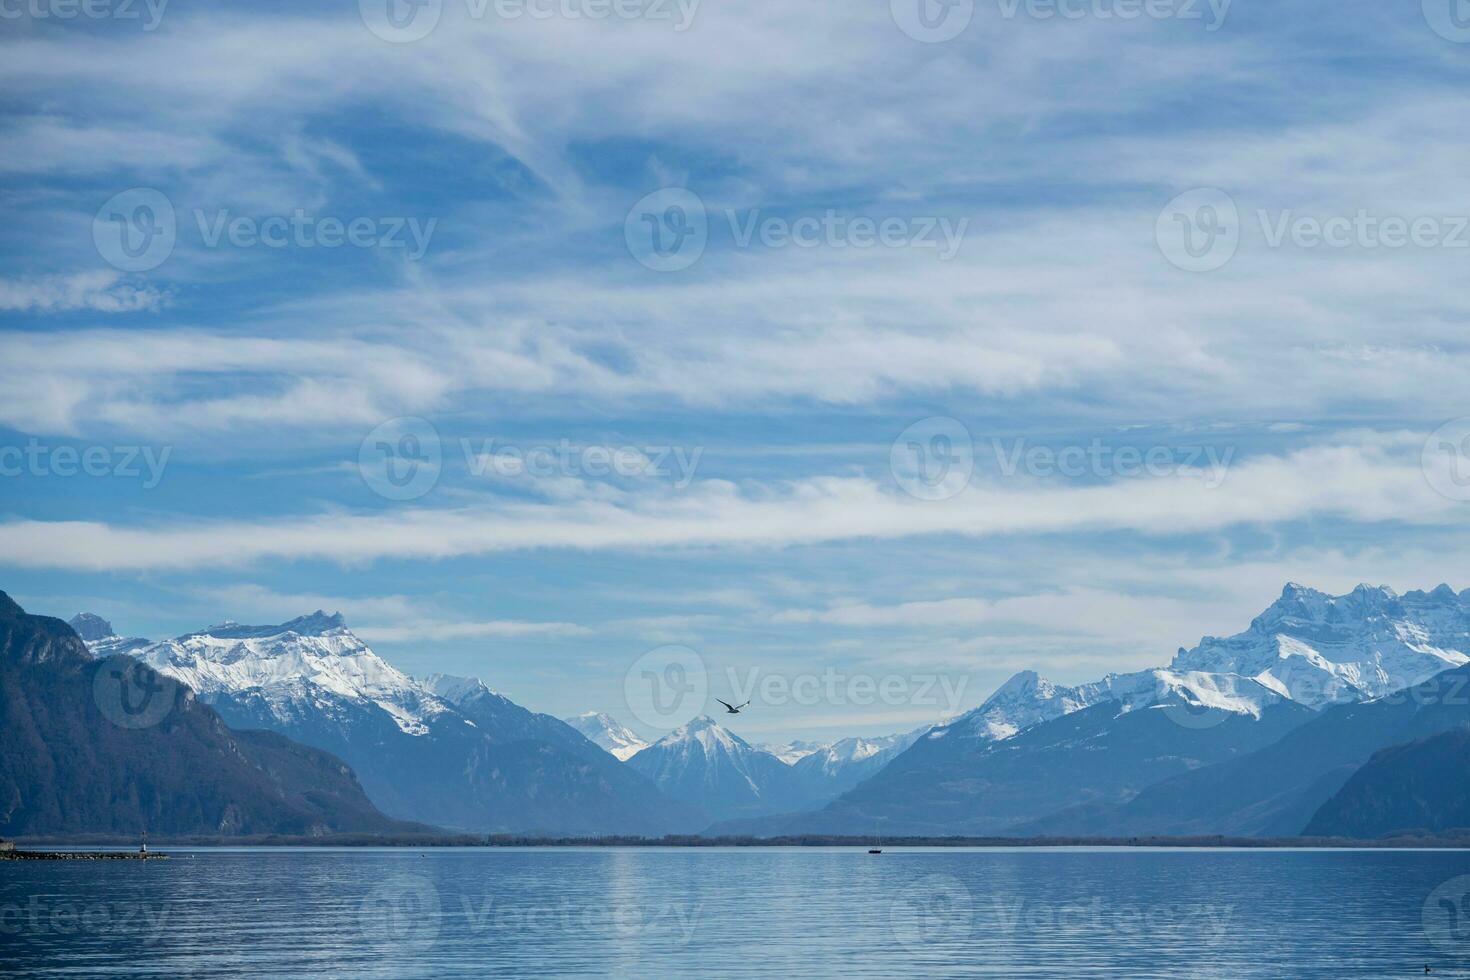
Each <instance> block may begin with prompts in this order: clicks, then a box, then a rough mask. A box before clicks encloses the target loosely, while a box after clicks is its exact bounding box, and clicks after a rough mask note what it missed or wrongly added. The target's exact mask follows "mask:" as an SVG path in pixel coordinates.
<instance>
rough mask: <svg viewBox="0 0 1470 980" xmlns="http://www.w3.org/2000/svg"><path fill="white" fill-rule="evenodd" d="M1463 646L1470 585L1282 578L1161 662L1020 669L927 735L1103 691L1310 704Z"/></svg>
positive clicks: (1428, 667)
mask: <svg viewBox="0 0 1470 980" xmlns="http://www.w3.org/2000/svg"><path fill="white" fill-rule="evenodd" d="M1467 653H1470V591H1466V592H1463V593H1456V592H1455V591H1454V589H1452V588H1450V587H1449V586H1448V585H1444V584H1441V585H1438V586H1436V587H1435V588H1433V589H1432V590H1430V591H1428V592H1423V591H1411V592H1406V593H1404V594H1403V595H1399V594H1398V593H1397V592H1395V591H1394V590H1393V589H1391V588H1389V587H1388V586H1385V585H1367V584H1363V585H1359V586H1357V587H1356V588H1354V589H1353V590H1352V591H1350V592H1348V593H1346V594H1344V595H1340V596H1334V595H1329V594H1328V593H1326V592H1322V591H1320V590H1318V589H1313V588H1311V587H1309V586H1305V585H1302V584H1300V583H1297V582H1288V583H1287V584H1286V585H1285V587H1284V588H1282V590H1281V595H1280V597H1279V598H1277V599H1276V601H1275V602H1273V603H1272V604H1271V605H1270V606H1269V607H1267V608H1266V609H1265V610H1264V611H1263V612H1262V613H1261V614H1260V615H1258V616H1256V617H1255V619H1253V620H1251V624H1250V627H1249V628H1248V629H1246V630H1245V631H1244V632H1241V633H1237V634H1235V635H1234V636H1229V637H1214V636H1206V637H1204V638H1203V639H1202V640H1201V641H1200V643H1199V644H1198V645H1197V646H1195V647H1192V648H1185V647H1180V648H1179V650H1178V652H1177V653H1176V654H1175V656H1174V659H1173V660H1172V661H1171V662H1170V664H1169V666H1168V667H1167V668H1163V669H1153V670H1144V671H1137V672H1134V673H1126V674H1109V675H1107V676H1106V677H1104V678H1103V679H1102V680H1100V681H1095V682H1093V683H1090V684H1081V685H1078V686H1076V687H1064V686H1058V685H1055V684H1052V683H1051V682H1050V681H1048V680H1046V679H1045V678H1043V677H1041V676H1040V675H1038V674H1037V673H1036V672H1035V671H1030V670H1023V671H1020V672H1019V673H1017V674H1015V675H1014V676H1012V677H1011V678H1010V679H1009V680H1007V681H1006V682H1005V683H1004V684H1002V685H1001V686H1000V687H999V688H998V689H997V690H996V692H995V693H994V694H992V695H991V696H990V697H989V698H988V699H987V700H986V701H985V703H984V704H982V705H981V706H980V707H979V708H977V709H975V710H974V711H972V712H970V713H968V714H966V715H963V716H961V717H960V718H959V719H958V720H957V721H956V722H954V723H953V724H952V725H950V726H948V727H946V728H938V729H936V730H935V731H934V733H933V736H932V737H935V738H944V737H947V736H949V735H950V734H961V735H970V736H975V737H978V738H982V739H997V740H998V739H1005V738H1009V737H1011V736H1012V735H1014V734H1016V733H1017V732H1018V731H1021V730H1023V729H1025V728H1027V727H1030V726H1031V725H1034V724H1037V723H1039V722H1042V721H1047V720H1050V719H1052V718H1056V717H1060V716H1062V715H1065V714H1070V713H1071V712H1073V711H1077V710H1080V709H1082V708H1086V707H1089V706H1091V705H1094V704H1098V703H1101V702H1103V701H1109V700H1115V701H1118V702H1119V704H1120V705H1121V706H1122V707H1123V708H1124V709H1125V710H1132V709H1136V708H1142V707H1149V706H1156V705H1166V704H1170V703H1174V704H1183V705H1188V706H1191V707H1208V708H1215V709H1219V710H1221V711H1226V712H1230V713H1232V714H1238V715H1250V716H1252V717H1257V718H1258V717H1260V714H1261V711H1262V710H1263V709H1264V708H1265V707H1266V706H1267V705H1269V704H1272V703H1274V702H1277V701H1282V700H1289V701H1295V702H1297V703H1299V704H1303V705H1306V706H1307V707H1310V708H1321V707H1323V706H1326V705H1329V704H1333V703H1337V702H1342V701H1363V700H1368V699H1371V698H1375V697H1381V696H1382V695H1384V694H1388V693H1390V692H1392V691H1395V690H1399V689H1401V688H1404V687H1408V686H1410V685H1412V684H1415V683H1417V682H1419V681H1422V680H1424V679H1426V678H1428V677H1431V676H1433V675H1434V674H1437V673H1440V672H1441V671H1444V670H1448V669H1450V668H1452V667H1456V666H1459V665H1461V664H1464V663H1466V662H1470V656H1467Z"/></svg>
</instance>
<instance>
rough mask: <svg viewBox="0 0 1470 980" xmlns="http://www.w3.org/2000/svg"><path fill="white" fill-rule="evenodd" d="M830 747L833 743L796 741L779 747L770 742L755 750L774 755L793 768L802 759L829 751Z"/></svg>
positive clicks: (758, 746)
mask: <svg viewBox="0 0 1470 980" xmlns="http://www.w3.org/2000/svg"><path fill="white" fill-rule="evenodd" d="M832 745H833V743H831V742H805V741H801V740H796V741H791V742H782V743H780V744H779V745H777V744H772V743H770V742H762V743H761V744H760V745H757V746H756V748H758V749H760V750H761V751H762V752H769V753H770V754H771V755H774V756H775V757H776V758H778V759H780V760H781V761H782V762H784V763H786V764H787V765H788V766H794V765H796V763H798V762H800V761H801V760H802V759H805V758H806V757H807V756H809V755H812V754H814V753H817V752H821V751H822V750H823V749H830V748H831V747H832Z"/></svg>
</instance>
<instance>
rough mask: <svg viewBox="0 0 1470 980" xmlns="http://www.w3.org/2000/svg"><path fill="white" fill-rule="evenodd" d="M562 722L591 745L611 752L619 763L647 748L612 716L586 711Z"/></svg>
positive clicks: (641, 740) (645, 743)
mask: <svg viewBox="0 0 1470 980" xmlns="http://www.w3.org/2000/svg"><path fill="white" fill-rule="evenodd" d="M562 721H564V722H566V723H567V724H568V725H570V726H572V727H573V728H575V729H576V730H577V731H579V732H581V733H582V734H583V735H584V736H586V737H587V738H588V739H589V740H591V742H592V744H594V745H597V746H599V747H601V748H602V749H604V750H606V751H608V752H611V753H612V754H613V756H614V757H616V758H617V760H618V761H619V762H627V761H628V759H630V758H632V757H633V756H634V755H637V754H638V753H639V752H642V751H643V750H644V749H646V748H648V743H647V742H645V741H644V740H643V739H641V738H639V737H638V735H637V734H636V733H634V732H633V731H632V729H629V728H625V727H624V726H623V725H621V724H619V723H618V720H617V719H616V718H614V717H613V716H612V715H608V714H603V713H602V712H600V711H587V712H584V713H582V714H580V715H575V716H573V717H571V718H563V719H562Z"/></svg>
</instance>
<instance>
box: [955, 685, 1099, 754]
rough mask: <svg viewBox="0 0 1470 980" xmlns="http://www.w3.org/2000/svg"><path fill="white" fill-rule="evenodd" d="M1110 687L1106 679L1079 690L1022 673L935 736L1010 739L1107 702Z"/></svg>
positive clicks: (1081, 687) (1080, 687)
mask: <svg viewBox="0 0 1470 980" xmlns="http://www.w3.org/2000/svg"><path fill="white" fill-rule="evenodd" d="M1110 686H1111V685H1110V684H1109V682H1108V681H1107V680H1106V679H1104V680H1102V681H1098V682H1096V683H1093V684H1083V685H1080V686H1078V687H1063V686H1060V685H1057V684H1053V683H1052V682H1051V681H1049V680H1047V679H1046V678H1044V677H1042V676H1041V675H1039V674H1037V673H1036V671H1034V670H1023V671H1020V672H1019V673H1017V674H1014V675H1013V676H1012V677H1011V678H1010V680H1008V681H1006V682H1005V683H1004V684H1002V685H1001V686H1000V687H999V688H997V689H996V691H995V693H994V694H992V695H991V696H990V697H989V698H987V699H986V700H985V703H984V704H982V705H980V707H978V708H976V709H975V710H974V711H971V712H970V713H968V714H966V715H962V716H961V717H960V718H959V719H957V720H956V721H955V722H954V723H953V724H951V725H949V726H946V727H941V728H936V729H935V730H934V732H933V735H934V736H935V737H944V736H946V735H948V734H951V733H959V734H964V735H970V736H974V737H977V738H982V739H990V740H999V739H1005V738H1010V737H1011V736H1012V735H1014V734H1016V733H1017V732H1019V731H1021V730H1022V729H1023V728H1029V727H1031V726H1032V725H1035V724H1039V723H1040V722H1043V721H1050V720H1051V719H1052V718H1060V717H1061V716H1062V715H1065V714H1070V713H1071V712H1073V711H1079V710H1081V709H1082V708H1086V707H1089V706H1090V705H1093V704H1097V703H1098V702H1099V701H1105V700H1107V699H1108V697H1109V696H1110V694H1109V688H1110Z"/></svg>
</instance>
